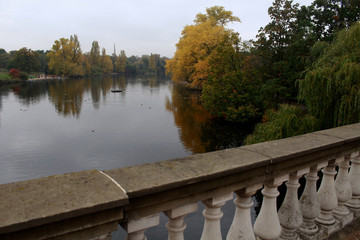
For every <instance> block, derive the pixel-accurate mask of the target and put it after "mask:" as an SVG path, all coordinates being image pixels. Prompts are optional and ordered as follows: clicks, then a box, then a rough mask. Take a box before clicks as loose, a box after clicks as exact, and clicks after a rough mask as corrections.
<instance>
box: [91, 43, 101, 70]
mask: <svg viewBox="0 0 360 240" xmlns="http://www.w3.org/2000/svg"><path fill="white" fill-rule="evenodd" d="M90 63H91V74H92V75H98V74H100V73H101V66H100V46H99V43H98V42H97V41H93V42H92V45H91V50H90Z"/></svg>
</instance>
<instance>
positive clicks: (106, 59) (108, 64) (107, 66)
mask: <svg viewBox="0 0 360 240" xmlns="http://www.w3.org/2000/svg"><path fill="white" fill-rule="evenodd" d="M100 65H101V71H102V72H103V73H105V74H108V73H111V72H112V71H113V64H112V61H111V57H110V56H109V55H106V50H105V48H103V49H102V55H101V64H100Z"/></svg>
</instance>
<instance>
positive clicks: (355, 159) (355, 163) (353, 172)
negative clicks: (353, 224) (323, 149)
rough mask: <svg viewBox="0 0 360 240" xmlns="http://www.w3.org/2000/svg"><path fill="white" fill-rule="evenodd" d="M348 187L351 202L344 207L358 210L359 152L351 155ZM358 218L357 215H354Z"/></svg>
mask: <svg viewBox="0 0 360 240" xmlns="http://www.w3.org/2000/svg"><path fill="white" fill-rule="evenodd" d="M349 178H350V186H351V191H352V197H351V200H350V201H348V202H347V203H346V204H345V205H346V206H348V207H350V208H352V209H354V210H359V209H360V184H359V183H360V155H359V151H357V152H355V153H353V154H351V168H350V173H349ZM355 216H356V217H358V214H355Z"/></svg>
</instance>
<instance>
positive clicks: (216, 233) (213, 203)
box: [200, 192, 233, 240]
mask: <svg viewBox="0 0 360 240" xmlns="http://www.w3.org/2000/svg"><path fill="white" fill-rule="evenodd" d="M231 199H233V193H232V192H231V193H226V194H219V195H217V196H214V197H213V198H211V199H208V200H205V201H203V203H204V204H205V206H206V208H205V210H204V211H203V216H204V217H205V223H204V228H203V232H202V235H201V238H200V240H215V239H219V240H221V239H222V238H221V228H220V219H221V218H222V216H223V212H222V211H221V207H222V206H224V205H225V202H226V201H229V200H231Z"/></svg>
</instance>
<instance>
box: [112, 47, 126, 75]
mask: <svg viewBox="0 0 360 240" xmlns="http://www.w3.org/2000/svg"><path fill="white" fill-rule="evenodd" d="M126 61H127V58H126V54H125V51H124V50H121V51H120V55H119V56H118V57H117V60H116V63H115V66H116V72H119V73H124V72H125V67H126Z"/></svg>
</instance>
